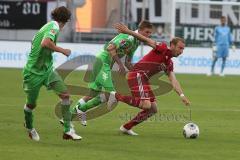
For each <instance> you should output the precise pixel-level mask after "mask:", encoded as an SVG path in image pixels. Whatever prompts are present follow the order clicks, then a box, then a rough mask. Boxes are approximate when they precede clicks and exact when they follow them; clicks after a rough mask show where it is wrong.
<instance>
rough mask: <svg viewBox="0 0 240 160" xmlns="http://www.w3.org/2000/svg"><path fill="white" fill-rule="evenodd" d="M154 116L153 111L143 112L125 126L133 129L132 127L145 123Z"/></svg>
mask: <svg viewBox="0 0 240 160" xmlns="http://www.w3.org/2000/svg"><path fill="white" fill-rule="evenodd" d="M152 115H153V112H152V110H143V111H141V112H139V113H138V114H137V116H136V117H134V118H133V119H132V120H130V121H129V122H127V123H126V124H124V128H126V129H128V130H129V129H131V128H132V127H134V126H136V125H138V124H139V123H141V122H143V121H145V120H146V119H148V117H151V116H152Z"/></svg>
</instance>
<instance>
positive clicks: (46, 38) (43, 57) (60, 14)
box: [23, 6, 81, 141]
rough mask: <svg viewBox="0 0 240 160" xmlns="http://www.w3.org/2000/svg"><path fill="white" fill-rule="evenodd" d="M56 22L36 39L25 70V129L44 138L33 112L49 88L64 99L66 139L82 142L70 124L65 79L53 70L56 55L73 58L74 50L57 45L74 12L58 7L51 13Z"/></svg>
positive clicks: (46, 25) (33, 135)
mask: <svg viewBox="0 0 240 160" xmlns="http://www.w3.org/2000/svg"><path fill="white" fill-rule="evenodd" d="M51 16H52V19H53V21H50V22H48V23H47V24H45V25H44V26H43V27H42V28H41V29H40V30H39V31H38V32H37V33H36V34H35V36H34V38H33V40H32V46H31V52H30V54H29V56H28V60H27V63H26V65H25V67H24V69H23V89H24V92H25V93H26V96H27V98H26V104H25V106H24V115H25V127H26V128H27V131H28V134H29V137H30V138H31V139H33V140H35V141H39V140H40V137H39V135H38V133H37V131H36V129H35V128H34V127H33V110H34V108H36V105H37V98H38V95H39V91H40V88H41V87H42V86H46V87H47V89H52V90H53V91H54V92H55V93H56V94H57V95H58V96H59V98H60V99H61V107H62V108H61V109H62V115H63V119H64V133H63V139H73V140H80V139H81V137H80V136H79V135H77V134H76V133H75V131H74V129H73V126H71V124H70V120H71V112H70V100H69V97H70V96H69V93H68V91H67V88H66V85H65V84H64V82H63V80H62V79H61V77H60V76H59V75H58V74H57V72H55V71H54V70H53V56H52V53H53V52H59V53H62V54H63V55H65V56H69V55H70V53H71V51H70V50H69V49H64V48H61V47H58V46H56V41H57V38H58V35H59V32H60V30H62V28H63V27H64V25H65V24H66V23H67V22H68V21H69V19H70V17H71V12H70V11H69V10H68V9H67V8H66V7H64V6H62V7H58V8H56V9H54V10H53V11H52V12H51Z"/></svg>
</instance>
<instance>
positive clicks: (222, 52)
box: [216, 45, 229, 58]
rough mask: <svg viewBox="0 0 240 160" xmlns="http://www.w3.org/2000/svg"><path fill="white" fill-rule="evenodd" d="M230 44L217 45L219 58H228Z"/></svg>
mask: <svg viewBox="0 0 240 160" xmlns="http://www.w3.org/2000/svg"><path fill="white" fill-rule="evenodd" d="M228 51H229V46H228V45H222V46H217V53H216V56H217V58H226V57H227V56H228Z"/></svg>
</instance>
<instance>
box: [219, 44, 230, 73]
mask: <svg viewBox="0 0 240 160" xmlns="http://www.w3.org/2000/svg"><path fill="white" fill-rule="evenodd" d="M228 52H229V49H228V47H224V48H223V55H222V66H221V72H220V76H224V73H223V71H224V68H225V64H226V60H227V56H228Z"/></svg>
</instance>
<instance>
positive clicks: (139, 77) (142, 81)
mask: <svg viewBox="0 0 240 160" xmlns="http://www.w3.org/2000/svg"><path fill="white" fill-rule="evenodd" d="M128 85H129V88H130V89H131V93H132V96H125V95H122V94H120V93H115V92H111V93H110V97H109V100H108V107H109V108H111V106H112V105H113V104H114V103H116V102H117V101H121V102H124V103H126V104H128V105H130V106H133V107H138V108H141V109H149V108H150V107H151V103H150V101H149V99H150V97H149V96H150V95H149V93H147V92H149V91H151V88H150V85H149V82H148V80H147V79H146V77H145V75H144V74H140V73H129V74H128Z"/></svg>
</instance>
